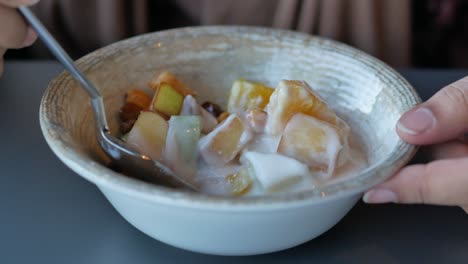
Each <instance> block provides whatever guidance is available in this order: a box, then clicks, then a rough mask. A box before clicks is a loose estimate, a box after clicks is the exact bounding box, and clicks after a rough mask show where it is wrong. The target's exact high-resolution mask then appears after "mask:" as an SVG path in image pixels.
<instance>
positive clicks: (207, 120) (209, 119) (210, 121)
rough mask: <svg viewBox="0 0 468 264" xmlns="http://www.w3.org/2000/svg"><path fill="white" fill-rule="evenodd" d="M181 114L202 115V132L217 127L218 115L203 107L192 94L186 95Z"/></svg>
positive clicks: (206, 132) (205, 132) (207, 131)
mask: <svg viewBox="0 0 468 264" xmlns="http://www.w3.org/2000/svg"><path fill="white" fill-rule="evenodd" d="M180 114H181V115H198V116H200V117H201V124H202V133H204V134H208V133H210V132H211V131H212V130H213V129H214V128H215V127H216V125H218V121H217V120H216V117H214V116H213V115H212V114H211V113H208V111H206V110H205V109H204V108H203V107H201V106H200V105H199V104H198V103H197V100H196V99H195V98H194V97H193V96H191V95H187V96H186V97H185V99H184V103H183V104H182V111H181V112H180Z"/></svg>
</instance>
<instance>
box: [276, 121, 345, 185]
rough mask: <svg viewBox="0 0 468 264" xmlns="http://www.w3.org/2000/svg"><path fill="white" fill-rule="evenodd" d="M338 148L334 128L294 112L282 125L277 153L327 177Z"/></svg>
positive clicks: (339, 147)
mask: <svg viewBox="0 0 468 264" xmlns="http://www.w3.org/2000/svg"><path fill="white" fill-rule="evenodd" d="M341 148H342V145H341V142H340V137H339V135H338V132H337V131H336V128H335V127H334V126H332V125H331V124H329V123H327V122H324V121H320V120H318V119H316V118H315V117H312V116H308V115H304V114H301V113H297V114H295V115H294V116H293V117H292V118H291V119H290V120H289V122H288V124H287V125H286V128H285V130H284V132H283V136H282V138H281V142H280V145H279V148H278V152H279V153H281V154H284V155H286V156H288V157H292V158H294V159H297V160H299V161H302V162H304V163H305V164H308V165H309V166H311V167H312V168H315V169H318V170H321V171H325V172H327V174H326V175H327V176H331V175H332V173H333V170H334V169H335V166H336V160H337V157H338V153H339V152H340V150H341Z"/></svg>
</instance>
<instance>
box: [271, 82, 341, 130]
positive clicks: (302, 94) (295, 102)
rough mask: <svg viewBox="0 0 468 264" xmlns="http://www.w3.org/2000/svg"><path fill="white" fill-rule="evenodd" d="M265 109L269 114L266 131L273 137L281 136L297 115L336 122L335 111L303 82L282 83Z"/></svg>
mask: <svg viewBox="0 0 468 264" xmlns="http://www.w3.org/2000/svg"><path fill="white" fill-rule="evenodd" d="M265 109H266V112H267V114H268V119H267V122H266V127H265V130H266V133H268V134H271V135H279V134H281V133H282V132H283V129H284V127H285V126H286V123H287V122H288V121H289V119H290V118H291V117H292V116H293V115H294V114H296V113H303V114H306V115H310V116H314V117H317V118H318V119H320V120H324V121H327V122H330V123H335V122H336V115H335V114H334V113H333V111H332V110H331V109H330V108H329V107H328V106H327V104H325V102H324V101H323V100H322V99H320V97H319V96H318V94H316V93H314V92H313V91H312V88H310V87H309V86H308V85H307V84H306V83H305V82H302V81H281V82H280V83H279V85H278V87H277V88H276V89H275V91H274V92H273V94H272V95H271V97H270V102H269V103H268V105H267V106H266V108H265Z"/></svg>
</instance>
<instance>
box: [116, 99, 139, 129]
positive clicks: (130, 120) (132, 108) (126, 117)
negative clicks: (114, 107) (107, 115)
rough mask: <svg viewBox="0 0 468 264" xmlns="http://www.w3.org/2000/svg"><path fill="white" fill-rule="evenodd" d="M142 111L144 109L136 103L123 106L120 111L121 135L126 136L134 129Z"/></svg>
mask: <svg viewBox="0 0 468 264" xmlns="http://www.w3.org/2000/svg"><path fill="white" fill-rule="evenodd" d="M142 110H143V108H141V107H140V106H138V105H136V104H134V103H126V104H125V105H124V106H122V108H121V109H120V111H119V119H120V125H119V129H120V133H122V134H125V133H128V131H130V129H132V127H133V125H134V124H135V122H136V120H137V119H138V116H139V115H140V112H141V111H142Z"/></svg>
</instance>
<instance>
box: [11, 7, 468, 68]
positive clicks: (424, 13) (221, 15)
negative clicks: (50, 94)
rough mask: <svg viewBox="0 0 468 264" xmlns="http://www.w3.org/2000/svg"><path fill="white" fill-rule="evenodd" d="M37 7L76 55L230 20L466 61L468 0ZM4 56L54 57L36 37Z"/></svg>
mask: <svg viewBox="0 0 468 264" xmlns="http://www.w3.org/2000/svg"><path fill="white" fill-rule="evenodd" d="M34 11H35V12H36V14H37V15H38V16H39V17H40V19H41V20H42V21H44V23H45V24H46V26H47V27H48V28H49V30H50V31H51V32H52V33H53V34H54V36H55V37H56V38H57V39H58V40H59V41H60V42H61V43H62V45H63V46H64V47H65V49H66V50H67V51H68V52H70V54H71V55H72V56H73V57H74V58H75V59H76V58H79V57H81V56H83V55H84V54H86V53H89V52H90V51H93V50H95V49H97V48H99V47H102V46H105V45H107V44H109V43H112V42H115V41H118V40H121V39H124V38H128V37H131V36H134V35H137V34H142V33H146V32H153V31H159V30H164V29H170V28H176V27H185V26H194V25H223V24H228V25H256V26H265V27H275V28H283V29H290V30H295V31H300V32H306V33H309V34H313V35H321V36H324V37H327V38H332V39H336V40H339V41H342V42H345V43H348V44H350V45H352V46H355V47H357V48H359V49H361V50H364V51H366V52H368V53H370V54H372V55H374V56H376V57H378V58H380V59H382V60H383V61H385V62H387V63H388V64H390V65H392V66H394V67H399V68H406V67H419V68H468V1H466V0H80V1H74V0H41V1H40V2H39V4H38V5H37V6H35V7H34ZM6 58H7V59H31V58H32V59H50V58H52V57H51V55H50V54H49V53H48V52H47V50H46V49H45V48H44V46H43V45H42V44H41V43H40V42H37V43H36V44H35V45H33V46H32V47H30V48H27V49H23V50H19V51H18V50H10V51H8V52H7V54H6Z"/></svg>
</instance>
